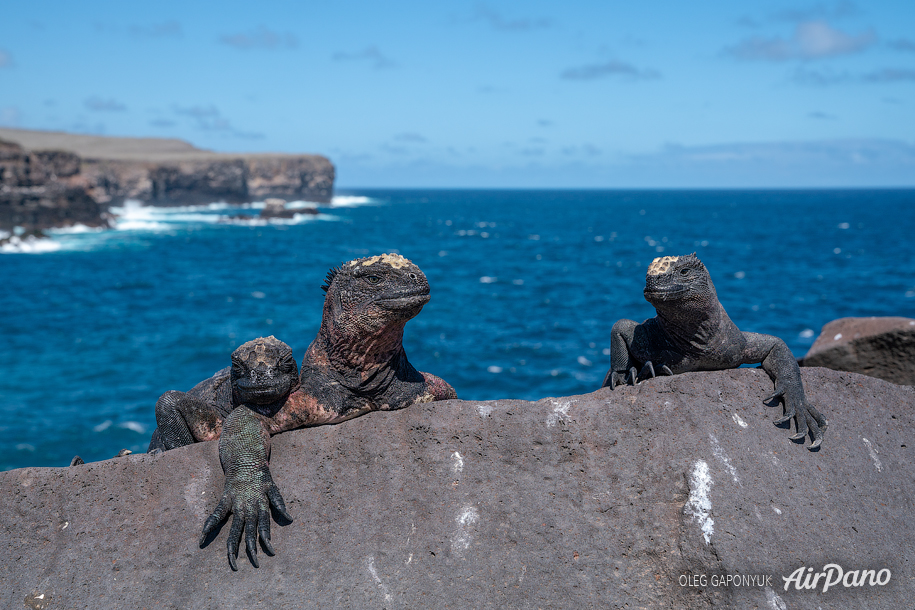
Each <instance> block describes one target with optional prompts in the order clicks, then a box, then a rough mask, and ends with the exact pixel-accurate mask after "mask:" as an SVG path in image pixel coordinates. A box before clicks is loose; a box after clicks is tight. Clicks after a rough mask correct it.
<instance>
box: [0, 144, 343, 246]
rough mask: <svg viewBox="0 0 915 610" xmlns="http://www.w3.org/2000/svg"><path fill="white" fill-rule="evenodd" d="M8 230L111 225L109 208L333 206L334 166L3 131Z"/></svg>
mask: <svg viewBox="0 0 915 610" xmlns="http://www.w3.org/2000/svg"><path fill="white" fill-rule="evenodd" d="M0 141H2V142H3V143H2V145H0V230H5V231H10V230H11V228H12V227H14V226H21V227H24V228H25V229H26V230H40V229H45V228H50V227H59V226H68V225H72V224H76V223H80V224H85V225H88V226H104V225H105V224H107V220H106V218H105V216H104V212H105V209H106V208H107V207H108V206H110V205H118V204H120V203H123V202H124V201H125V200H127V199H137V200H140V201H143V202H144V203H146V204H147V205H195V204H202V203H210V202H213V201H225V202H226V203H244V202H249V201H262V200H264V199H266V198H268V197H279V198H283V199H287V200H305V201H314V202H318V203H328V202H330V200H331V197H332V196H333V185H334V166H333V164H331V162H330V161H329V160H328V159H327V158H326V157H322V156H320V155H293V154H234V153H215V152H211V151H206V150H200V149H198V148H195V147H194V146H192V145H191V144H189V143H187V142H184V141H181V140H168V139H159V138H115V137H103V136H89V135H79V134H67V133H59V132H42V131H27V130H21V129H5V128H0Z"/></svg>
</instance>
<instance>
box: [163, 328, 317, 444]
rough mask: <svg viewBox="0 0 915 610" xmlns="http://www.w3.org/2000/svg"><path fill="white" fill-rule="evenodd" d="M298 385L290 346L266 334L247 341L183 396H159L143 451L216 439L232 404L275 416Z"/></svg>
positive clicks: (180, 393)
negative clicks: (229, 362)
mask: <svg viewBox="0 0 915 610" xmlns="http://www.w3.org/2000/svg"><path fill="white" fill-rule="evenodd" d="M298 387H299V371H298V365H297V364H296V362H295V358H294V357H293V356H292V348H290V347H289V346H288V345H286V344H285V343H283V342H282V341H280V340H279V339H277V338H276V337H274V336H272V335H271V336H270V337H259V338H257V339H253V340H251V341H248V342H247V343H245V344H243V345H241V346H240V347H238V349H236V350H235V351H234V352H232V366H229V367H226V368H224V369H222V370H221V371H218V372H217V373H216V374H215V375H213V376H212V377H210V378H209V379H205V380H204V381H201V382H200V383H198V384H197V385H195V386H194V387H193V388H191V389H190V390H189V391H187V392H178V391H176V390H170V391H168V392H166V393H165V394H163V395H162V396H160V397H159V400H158V401H157V402H156V424H157V425H158V428H156V431H155V432H153V436H152V440H151V442H150V444H149V449H148V451H149V452H155V451H156V450H157V449H158V450H168V449H174V448H175V447H183V446H184V445H190V444H191V443H194V442H199V441H210V440H215V439H218V438H219V437H220V433H221V432H222V425H223V420H224V419H225V418H226V416H228V415H229V413H231V412H232V411H233V410H234V409H235V408H237V407H238V406H240V405H242V404H245V405H247V406H248V407H249V408H251V409H254V410H256V411H258V412H261V413H276V411H278V410H279V409H280V407H282V406H283V404H284V403H285V402H286V399H287V398H288V397H289V394H290V393H292V391H293V390H295V389H296V388H298Z"/></svg>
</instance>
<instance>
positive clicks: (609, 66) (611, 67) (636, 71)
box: [559, 59, 661, 80]
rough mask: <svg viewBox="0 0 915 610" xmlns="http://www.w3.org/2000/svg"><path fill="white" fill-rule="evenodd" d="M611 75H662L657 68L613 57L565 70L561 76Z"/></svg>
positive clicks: (590, 77)
mask: <svg viewBox="0 0 915 610" xmlns="http://www.w3.org/2000/svg"><path fill="white" fill-rule="evenodd" d="M609 76H622V77H624V78H626V79H627V80H653V79H657V78H660V77H661V75H660V73H658V72H657V71H656V70H651V69H643V68H637V67H635V66H633V65H632V64H629V63H626V62H623V61H618V60H615V59H612V60H610V61H608V62H605V63H602V64H588V65H585V66H579V67H577V68H568V69H566V70H564V71H563V72H562V73H561V74H560V75H559V78H562V79H565V80H595V79H598V78H606V77H609Z"/></svg>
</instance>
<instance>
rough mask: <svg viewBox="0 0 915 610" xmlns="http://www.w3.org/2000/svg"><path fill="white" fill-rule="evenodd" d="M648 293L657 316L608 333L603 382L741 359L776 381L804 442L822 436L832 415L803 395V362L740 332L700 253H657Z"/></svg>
mask: <svg viewBox="0 0 915 610" xmlns="http://www.w3.org/2000/svg"><path fill="white" fill-rule="evenodd" d="M644 294H645V299H646V300H647V301H648V302H649V303H651V304H652V305H653V306H654V308H655V310H656V311H657V312H658V315H657V316H655V317H654V318H651V319H649V320H645V322H643V323H642V324H639V323H637V322H635V321H633V320H619V321H618V322H617V323H616V324H614V325H613V328H612V330H611V331H610V370H609V371H608V372H607V376H606V377H605V378H604V383H603V386H602V387H607V386H610V389H611V390H612V389H613V388H614V387H616V386H617V385H619V384H626V383H629V384H632V385H635V384H636V383H638V382H639V381H640V380H642V379H645V378H650V377H655V376H656V374H657V373H660V374H663V375H675V374H677V373H686V372H689V371H715V370H723V369H730V368H736V367H738V366H740V365H741V364H755V363H762V369H763V370H764V371H766V373H767V374H768V375H769V377H770V378H771V379H772V380H773V381H774V382H775V392H774V393H773V394H772V395H771V396H768V397H767V398H765V399H764V400H763V402H768V401H769V400H772V399H773V398H778V399H780V401H781V402H782V403H783V404H784V407H785V415H784V416H783V417H782V418H781V419H778V420H777V421H776V422H775V424H776V425H778V424H783V423H785V422H787V421H789V420H790V419H791V418H792V417H793V418H794V420H795V430H796V432H797V433H796V434H795V435H794V436H792V437H791V439H792V440H802V439H803V438H804V437H805V436H806V435H807V433H808V430H809V431H810V433H811V437H812V442H811V444H810V446H809V449H816V448H817V447H819V446H820V443H822V442H823V433H824V432H825V431H826V426H827V421H826V418H825V417H823V416H822V415H821V414H820V413H819V411H817V410H816V409H815V408H814V407H813V406H812V405H811V404H810V403H809V402H807V398H806V396H805V395H804V386H803V383H802V382H801V373H800V369H799V368H798V365H797V360H795V358H794V356H793V355H792V354H791V350H789V349H788V346H787V345H786V344H785V342H784V341H782V340H781V339H779V338H778V337H773V336H772V335H763V334H759V333H748V332H741V331H740V330H739V329H738V328H737V326H736V325H735V324H734V323H733V322H732V321H731V319H730V318H729V317H728V314H727V312H725V310H724V307H722V306H721V303H720V302H718V295H717V293H716V292H715V285H714V284H713V283H712V278H711V277H710V276H709V273H708V271H707V270H706V268H705V265H703V264H702V261H700V260H699V259H698V258H697V257H696V255H695V253H693V254H690V255H688V256H679V257H677V256H664V257H660V258H656V259H654V261H652V263H651V265H650V266H649V267H648V273H647V275H646V278H645V293H644Z"/></svg>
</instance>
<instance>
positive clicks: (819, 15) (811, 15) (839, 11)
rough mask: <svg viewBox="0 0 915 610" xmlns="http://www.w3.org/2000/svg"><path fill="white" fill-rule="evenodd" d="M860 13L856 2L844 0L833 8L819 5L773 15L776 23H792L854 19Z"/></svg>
mask: <svg viewBox="0 0 915 610" xmlns="http://www.w3.org/2000/svg"><path fill="white" fill-rule="evenodd" d="M858 13H860V11H859V10H858V7H857V5H855V3H854V2H848V1H847V0H843V1H842V2H836V3H834V4H833V5H832V6H827V5H824V4H823V3H817V4H815V5H813V6H811V7H808V8H801V9H786V10H783V11H779V12H777V13H775V14H774V15H772V19H773V20H775V21H789V22H792V23H796V22H800V21H813V20H817V19H842V18H845V17H853V16H855V15H857V14H858Z"/></svg>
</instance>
